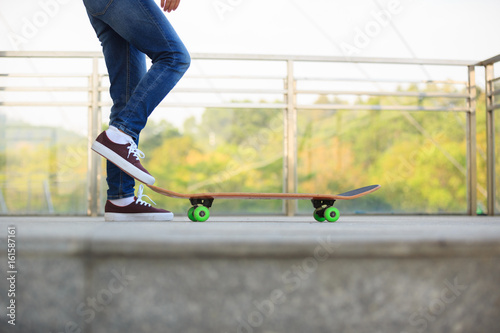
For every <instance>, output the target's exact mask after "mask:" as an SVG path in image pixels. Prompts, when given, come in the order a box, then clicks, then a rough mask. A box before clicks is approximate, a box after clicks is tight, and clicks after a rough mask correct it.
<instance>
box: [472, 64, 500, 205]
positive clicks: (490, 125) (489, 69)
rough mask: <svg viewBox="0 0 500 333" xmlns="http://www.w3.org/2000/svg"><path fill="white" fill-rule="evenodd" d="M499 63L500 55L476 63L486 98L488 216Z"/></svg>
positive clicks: (492, 186)
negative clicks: (481, 73) (497, 66)
mask: <svg viewBox="0 0 500 333" xmlns="http://www.w3.org/2000/svg"><path fill="white" fill-rule="evenodd" d="M498 62H500V55H497V56H495V57H492V58H489V59H487V60H484V61H481V62H479V63H477V66H484V69H485V92H484V94H485V98H486V145H487V148H486V161H487V162H486V170H487V176H486V177H487V180H486V182H487V191H488V196H487V209H488V215H494V213H495V206H496V204H495V201H496V200H495V198H496V175H495V160H496V156H495V110H498V109H500V104H497V103H496V102H495V96H497V95H500V89H495V82H499V81H500V77H495V75H494V65H495V64H496V63H498Z"/></svg>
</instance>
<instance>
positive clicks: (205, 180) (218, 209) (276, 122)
mask: <svg viewBox="0 0 500 333" xmlns="http://www.w3.org/2000/svg"><path fill="white" fill-rule="evenodd" d="M155 112H156V111H155ZM163 116H164V115H163ZM158 118H160V115H158V116H157V118H156V119H158ZM140 149H141V150H142V151H144V152H145V154H146V156H147V158H146V159H145V162H144V164H145V167H146V168H147V169H148V171H149V172H150V173H151V174H153V175H154V176H155V178H156V183H155V185H157V186H160V187H163V188H167V189H170V190H172V191H176V192H181V193H198V192H282V190H283V111H282V110H280V109H235V110H231V109H206V110H205V111H204V112H202V114H201V115H200V116H199V117H195V116H193V117H189V118H187V119H185V121H184V123H183V125H182V127H181V128H178V127H176V126H174V125H172V124H171V123H170V122H168V121H167V120H164V119H163V120H155V118H154V117H153V118H152V119H151V120H150V121H148V125H147V127H146V129H145V130H144V131H143V132H142V134H141V143H140ZM103 178H104V177H103ZM105 191H106V184H105V183H104V187H103V193H105ZM147 194H148V195H149V196H151V198H152V199H153V200H154V201H155V202H156V203H157V207H162V208H163V207H165V208H166V209H169V210H171V211H173V212H174V213H175V214H179V215H180V216H184V215H185V214H186V212H187V210H188V208H189V207H190V203H189V200H187V199H172V198H167V197H164V196H162V195H159V194H156V193H154V192H152V191H151V190H147ZM211 211H212V212H214V213H219V214H224V213H233V214H239V213H241V214H243V213H245V214H247V213H257V214H269V213H276V214H277V213H281V212H282V202H281V201H280V200H216V202H215V204H214V206H213V208H212V209H211Z"/></svg>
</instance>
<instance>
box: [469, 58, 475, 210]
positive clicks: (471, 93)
mask: <svg viewBox="0 0 500 333" xmlns="http://www.w3.org/2000/svg"><path fill="white" fill-rule="evenodd" d="M467 90H468V95H469V97H468V98H467V108H468V111H467V113H466V115H467V121H466V123H467V125H466V127H467V128H466V137H467V214H469V215H476V214H477V161H476V154H477V150H476V148H477V147H476V69H475V67H474V66H468V84H467Z"/></svg>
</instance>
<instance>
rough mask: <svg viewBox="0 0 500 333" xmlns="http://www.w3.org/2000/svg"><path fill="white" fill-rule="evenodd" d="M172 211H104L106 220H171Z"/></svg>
mask: <svg viewBox="0 0 500 333" xmlns="http://www.w3.org/2000/svg"><path fill="white" fill-rule="evenodd" d="M173 219H174V214H173V213H104V221H106V222H147V221H157V222H161V221H172V220H173Z"/></svg>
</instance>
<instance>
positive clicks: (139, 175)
mask: <svg viewBox="0 0 500 333" xmlns="http://www.w3.org/2000/svg"><path fill="white" fill-rule="evenodd" d="M92 150H93V151H95V152H96V153H98V154H99V155H101V156H102V157H104V158H105V159H107V160H109V161H110V162H111V163H113V164H114V165H116V166H117V167H119V168H120V169H122V170H123V171H124V172H126V173H127V174H128V175H130V176H131V177H134V178H135V179H137V180H138V181H141V182H143V183H144V184H147V185H153V184H154V183H155V179H154V177H153V176H151V175H149V174H147V173H145V172H144V171H142V170H140V169H138V168H136V167H134V166H133V165H132V164H130V163H129V162H127V160H125V159H124V158H123V157H121V156H120V155H118V154H117V153H115V152H114V151H112V150H111V149H109V148H108V147H106V146H105V145H103V144H102V143H100V142H97V141H94V143H92Z"/></svg>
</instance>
